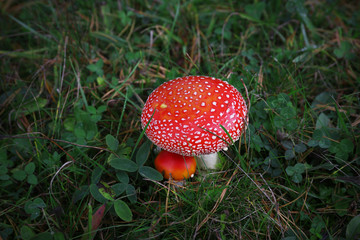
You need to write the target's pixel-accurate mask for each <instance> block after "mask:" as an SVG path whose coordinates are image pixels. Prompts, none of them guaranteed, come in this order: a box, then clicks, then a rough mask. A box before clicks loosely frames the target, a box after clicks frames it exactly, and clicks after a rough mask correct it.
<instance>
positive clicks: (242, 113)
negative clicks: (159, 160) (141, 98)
mask: <svg viewBox="0 0 360 240" xmlns="http://www.w3.org/2000/svg"><path fill="white" fill-rule="evenodd" d="M246 115H247V107H246V104H245V101H244V99H243V97H242V96H241V94H240V93H239V91H238V90H237V89H236V88H235V87H233V86H232V85H230V84H229V83H227V82H225V81H222V80H220V79H216V78H213V77H206V76H187V77H181V78H176V79H173V80H170V81H168V82H165V83H163V84H162V85H160V86H159V87H158V88H157V89H155V90H154V91H153V92H152V93H151V94H150V96H149V97H148V99H147V101H146V103H145V105H144V108H143V112H142V115H141V124H142V127H143V128H145V127H146V126H147V127H146V131H145V133H146V135H147V137H148V138H149V139H150V140H151V141H152V142H153V143H154V144H155V145H157V146H158V147H160V148H162V149H164V150H167V151H169V152H173V153H177V154H180V155H183V156H199V155H208V154H214V153H215V154H216V153H217V152H218V151H220V150H222V149H224V150H226V149H227V147H228V146H229V145H230V144H232V143H233V142H235V141H237V140H238V139H239V137H240V135H241V133H242V131H243V129H244V126H245V120H246ZM216 156H217V155H216ZM203 159H204V157H203ZM204 161H205V165H206V159H204Z"/></svg>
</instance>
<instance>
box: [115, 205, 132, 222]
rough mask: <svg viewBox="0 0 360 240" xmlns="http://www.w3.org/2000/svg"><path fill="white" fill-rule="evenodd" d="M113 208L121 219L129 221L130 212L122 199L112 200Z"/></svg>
mask: <svg viewBox="0 0 360 240" xmlns="http://www.w3.org/2000/svg"><path fill="white" fill-rule="evenodd" d="M114 208H115V212H116V214H117V215H118V216H119V218H121V219H122V220H124V221H126V222H129V221H131V220H132V217H133V215H132V212H131V210H130V208H129V206H128V205H127V204H126V203H125V202H124V201H122V200H116V201H115V202H114Z"/></svg>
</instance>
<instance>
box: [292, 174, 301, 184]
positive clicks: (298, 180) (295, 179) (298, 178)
mask: <svg viewBox="0 0 360 240" xmlns="http://www.w3.org/2000/svg"><path fill="white" fill-rule="evenodd" d="M291 179H292V180H293V182H294V183H301V181H302V179H303V177H302V175H301V174H299V173H296V174H294V175H293V176H292V178H291Z"/></svg>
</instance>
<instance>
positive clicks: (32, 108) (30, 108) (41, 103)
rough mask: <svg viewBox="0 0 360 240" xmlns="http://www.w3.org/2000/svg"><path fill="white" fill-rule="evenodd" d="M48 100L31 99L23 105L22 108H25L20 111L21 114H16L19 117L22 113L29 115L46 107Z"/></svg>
mask: <svg viewBox="0 0 360 240" xmlns="http://www.w3.org/2000/svg"><path fill="white" fill-rule="evenodd" d="M47 101H48V100H47V99H45V98H37V99H35V100H34V101H31V102H30V103H27V104H24V105H22V106H21V108H22V109H24V110H23V111H20V113H21V114H19V113H18V114H17V115H16V116H17V117H19V116H20V115H22V114H24V115H28V114H30V113H33V112H36V111H39V110H40V109H42V108H44V107H45V105H46V104H47Z"/></svg>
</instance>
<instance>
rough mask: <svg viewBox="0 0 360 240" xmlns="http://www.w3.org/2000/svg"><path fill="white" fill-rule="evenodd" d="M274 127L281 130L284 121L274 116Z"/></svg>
mask: <svg viewBox="0 0 360 240" xmlns="http://www.w3.org/2000/svg"><path fill="white" fill-rule="evenodd" d="M274 125H275V127H277V128H283V127H284V125H285V120H284V119H283V118H282V117H280V116H275V117H274Z"/></svg>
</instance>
